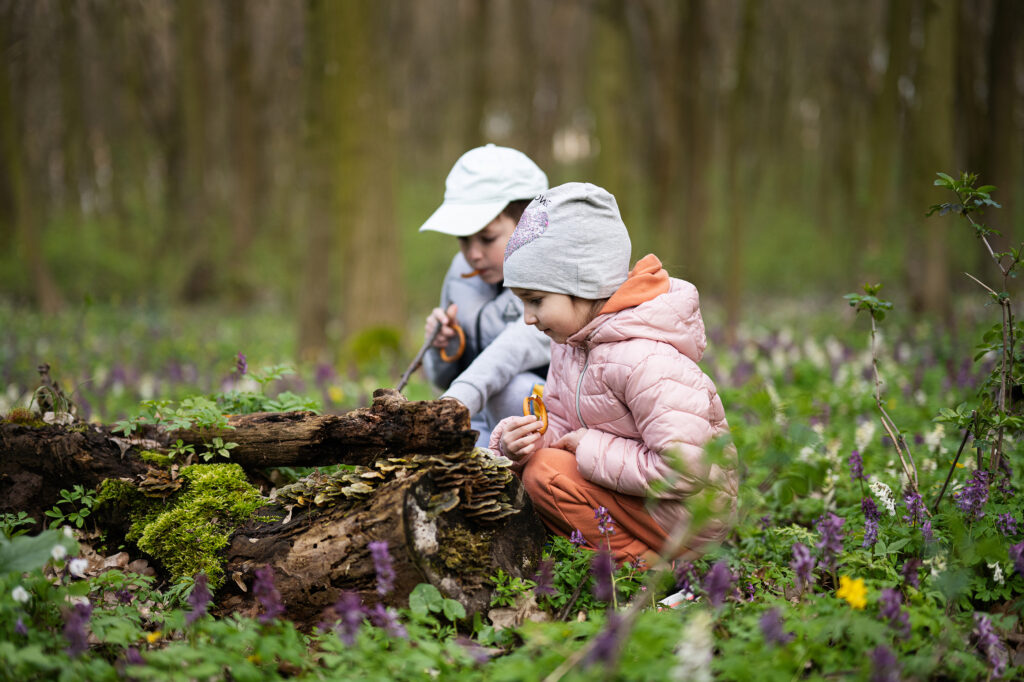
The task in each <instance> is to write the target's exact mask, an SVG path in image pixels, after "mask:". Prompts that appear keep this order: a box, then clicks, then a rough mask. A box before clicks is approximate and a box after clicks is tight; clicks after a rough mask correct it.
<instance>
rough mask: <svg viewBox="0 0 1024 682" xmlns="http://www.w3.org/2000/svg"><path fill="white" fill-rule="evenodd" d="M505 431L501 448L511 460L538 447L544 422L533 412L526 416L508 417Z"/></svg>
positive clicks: (519, 457) (515, 459)
mask: <svg viewBox="0 0 1024 682" xmlns="http://www.w3.org/2000/svg"><path fill="white" fill-rule="evenodd" d="M502 421H503V422H507V423H506V425H505V431H504V433H502V434H501V450H502V452H503V453H504V454H505V456H506V457H508V458H509V459H511V460H514V461H516V462H518V461H519V460H520V459H522V458H523V457H525V456H526V455H528V454H530V453H531V452H533V451H534V450H536V449H537V445H538V444H539V443H540V433H538V431H540V427H541V426H542V423H541V421H540V420H539V419H537V417H535V416H533V415H532V414H530V415H527V416H525V417H506V418H505V419H503V420H502Z"/></svg>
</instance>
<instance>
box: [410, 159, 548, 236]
mask: <svg viewBox="0 0 1024 682" xmlns="http://www.w3.org/2000/svg"><path fill="white" fill-rule="evenodd" d="M547 188H548V176H547V175H545V174H544V171H542V170H541V169H540V168H539V167H538V166H537V164H535V163H534V162H533V161H532V160H530V157H528V156H527V155H526V154H523V153H522V152H520V151H517V150H515V149H511V148H509V147H497V146H495V145H493V144H488V145H485V146H483V147H477V148H476V149H470V150H469V151H468V152H466V153H465V154H463V155H462V156H461V157H459V160H458V161H456V162H455V165H454V166H452V170H451V172H450V173H448V178H447V179H446V180H445V182H444V202H443V203H442V204H441V206H440V207H439V208H438V209H437V210H436V211H434V213H433V215H431V216H430V217H429V218H427V222H425V223H423V225H421V226H420V232H423V231H425V230H432V231H434V232H441V233H443V234H450V235H453V236H455V237H468V236H469V235H471V234H474V233H476V232H479V231H480V230H482V229H484V228H485V227H487V224H488V223H489V222H491V221H492V220H494V219H495V218H497V217H498V214H499V213H501V211H502V209H504V208H505V206H507V205H508V203H509V202H510V201H516V200H520V199H533V198H534V197H535V196H537V195H538V194H540V193H541V192H543V191H544V190H546V189H547Z"/></svg>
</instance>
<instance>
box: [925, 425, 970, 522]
mask: <svg viewBox="0 0 1024 682" xmlns="http://www.w3.org/2000/svg"><path fill="white" fill-rule="evenodd" d="M977 414H978V411H977V410H973V411H972V412H971V420H972V421H973V420H974V419H975V418H976V417H977ZM970 435H971V427H970V426H968V427H967V428H966V429H964V439H963V440H962V441H960V449H959V450H957V451H956V457H954V458H953V464H951V465H950V467H949V473H948V474H946V480H945V482H944V483H943V484H942V490H940V491H939V496H938V497H937V498H935V502H934V504H932V514H937V513H938V511H939V503H940V502H942V496H943V495H945V494H946V487H947V486H948V485H949V480H950V479H951V478H953V472H954V471H955V470H956V463H957V462H959V461H960V454H961V453H962V452H963V451H964V446H965V445H967V439H968V437H970Z"/></svg>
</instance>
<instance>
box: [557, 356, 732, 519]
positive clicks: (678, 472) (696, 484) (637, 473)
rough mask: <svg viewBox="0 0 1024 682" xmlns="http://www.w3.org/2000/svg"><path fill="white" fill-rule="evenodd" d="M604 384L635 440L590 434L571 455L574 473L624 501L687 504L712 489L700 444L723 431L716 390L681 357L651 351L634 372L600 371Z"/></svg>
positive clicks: (616, 367)
mask: <svg viewBox="0 0 1024 682" xmlns="http://www.w3.org/2000/svg"><path fill="white" fill-rule="evenodd" d="M604 380H605V381H606V382H607V384H608V388H609V389H611V391H612V392H613V393H614V394H615V395H616V396H617V397H618V398H619V399H620V400H621V401H622V402H623V404H624V405H625V407H626V409H628V410H629V413H630V414H631V416H632V419H633V421H634V422H635V424H636V427H637V430H638V431H639V432H640V434H641V438H640V440H634V439H632V438H623V437H620V436H616V435H614V434H612V433H609V432H608V431H604V430H600V429H590V430H589V431H588V432H587V434H586V435H585V436H584V437H583V440H582V441H581V442H580V445H579V447H578V448H577V450H576V458H577V462H578V465H579V468H580V473H581V474H583V476H584V477H586V478H587V479H589V480H591V481H594V482H595V483H599V484H601V485H603V486H605V487H608V488H612V489H615V490H618V491H620V492H623V493H627V494H630V495H641V496H642V495H649V494H652V485H653V484H655V482H658V481H660V482H661V484H660V485H659V486H658V488H657V489H656V490H655V491H653V494H656V495H657V496H658V497H661V498H669V499H672V498H675V499H680V498H686V497H689V496H690V495H693V494H695V493H697V492H699V491H700V490H702V489H703V488H705V487H706V486H708V485H714V484H715V482H716V479H717V478H719V476H718V475H717V473H718V472H717V471H715V470H717V467H712V466H711V463H710V462H709V460H708V457H707V455H706V452H705V450H704V446H705V445H706V444H707V443H708V441H710V440H711V439H712V438H713V437H714V436H715V435H716V433H717V432H718V431H719V430H724V427H725V414H724V410H723V408H722V404H721V402H720V401H719V399H718V396H717V393H716V391H715V388H714V384H713V383H712V382H711V380H710V379H709V378H708V377H707V376H706V375H705V374H704V373H703V372H702V371H701V370H700V368H699V367H698V366H697V364H696V363H694V362H693V361H692V360H690V359H689V358H687V357H685V356H683V355H682V354H679V353H674V352H673V353H653V354H649V355H647V356H646V357H645V358H644V359H642V360H641V361H640V362H639V364H637V365H636V366H627V365H620V364H611V363H609V364H608V365H606V371H605V375H604Z"/></svg>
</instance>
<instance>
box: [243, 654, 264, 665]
mask: <svg viewBox="0 0 1024 682" xmlns="http://www.w3.org/2000/svg"><path fill="white" fill-rule="evenodd" d="M245 660H247V661H249V662H250V663H257V664H259V663H262V662H263V659H262V658H260V655H259V654H252V655H251V656H246V657H245Z"/></svg>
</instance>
